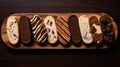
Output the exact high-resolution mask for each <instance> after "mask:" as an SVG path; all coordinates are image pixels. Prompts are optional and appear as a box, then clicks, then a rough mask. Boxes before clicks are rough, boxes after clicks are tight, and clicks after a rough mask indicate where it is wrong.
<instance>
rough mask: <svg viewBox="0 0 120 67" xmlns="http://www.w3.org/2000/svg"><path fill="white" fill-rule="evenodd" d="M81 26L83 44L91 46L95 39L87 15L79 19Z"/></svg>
mask: <svg viewBox="0 0 120 67" xmlns="http://www.w3.org/2000/svg"><path fill="white" fill-rule="evenodd" d="M79 26H80V31H81V36H82V40H83V42H84V43H85V44H91V43H92V42H93V37H92V34H91V33H90V25H89V18H88V17H87V16H86V15H81V16H80V17H79Z"/></svg>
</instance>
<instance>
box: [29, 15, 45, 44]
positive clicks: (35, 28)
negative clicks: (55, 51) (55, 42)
mask: <svg viewBox="0 0 120 67" xmlns="http://www.w3.org/2000/svg"><path fill="white" fill-rule="evenodd" d="M31 26H32V32H33V35H34V38H35V41H36V42H37V43H40V44H43V43H45V42H46V40H47V30H46V27H45V24H44V23H43V22H42V19H41V18H40V16H39V15H34V16H33V17H32V19H31Z"/></svg>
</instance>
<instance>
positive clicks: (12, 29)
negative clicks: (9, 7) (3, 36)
mask: <svg viewBox="0 0 120 67" xmlns="http://www.w3.org/2000/svg"><path fill="white" fill-rule="evenodd" d="M18 22H19V21H18V18H17V17H16V16H10V17H8V19H7V23H6V27H7V28H6V30H7V36H8V40H9V42H10V43H11V44H12V45H16V44H17V43H18V41H19V39H20V37H19V27H18Z"/></svg>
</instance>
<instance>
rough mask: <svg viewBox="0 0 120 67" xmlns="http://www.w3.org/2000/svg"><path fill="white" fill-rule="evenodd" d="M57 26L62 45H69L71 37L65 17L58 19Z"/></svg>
mask: <svg viewBox="0 0 120 67" xmlns="http://www.w3.org/2000/svg"><path fill="white" fill-rule="evenodd" d="M56 26H57V32H58V36H59V37H58V39H59V41H60V43H61V44H63V45H67V44H68V43H69V42H70V36H71V35H70V31H69V26H68V22H67V20H66V19H65V18H64V17H61V16H58V17H57V18H56Z"/></svg>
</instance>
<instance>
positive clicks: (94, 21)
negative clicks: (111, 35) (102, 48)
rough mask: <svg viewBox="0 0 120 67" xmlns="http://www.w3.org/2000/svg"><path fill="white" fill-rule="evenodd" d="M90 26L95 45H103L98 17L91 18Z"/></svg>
mask: <svg viewBox="0 0 120 67" xmlns="http://www.w3.org/2000/svg"><path fill="white" fill-rule="evenodd" d="M89 24H90V32H91V33H92V37H93V41H94V43H95V44H101V43H102V40H103V35H102V30H101V26H100V22H99V20H98V18H97V17H96V16H91V17H90V19H89Z"/></svg>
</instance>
